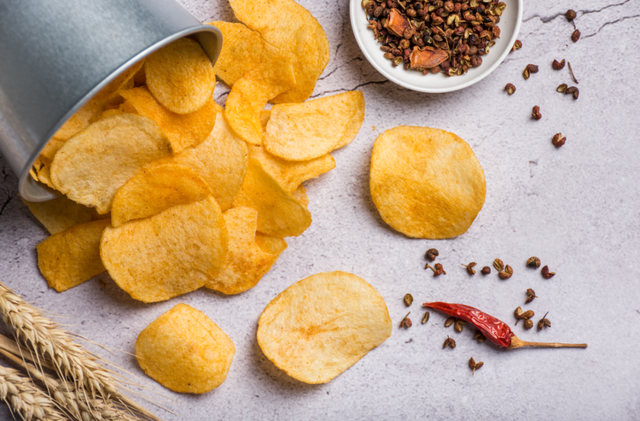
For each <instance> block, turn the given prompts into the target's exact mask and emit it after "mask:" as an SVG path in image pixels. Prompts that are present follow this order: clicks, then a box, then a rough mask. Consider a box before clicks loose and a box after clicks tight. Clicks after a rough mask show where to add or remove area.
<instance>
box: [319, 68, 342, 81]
mask: <svg viewBox="0 0 640 421" xmlns="http://www.w3.org/2000/svg"><path fill="white" fill-rule="evenodd" d="M339 68H340V66H337V67H336V68H335V69H333V70H332V71H330V72H329V73H327V74H326V75H324V76H322V77H321V78H320V79H318V80H325V79H326V78H328V77H329V76H331V75H332V74H334V73H335V72H336V71H337V70H338V69H339Z"/></svg>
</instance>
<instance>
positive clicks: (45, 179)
mask: <svg viewBox="0 0 640 421" xmlns="http://www.w3.org/2000/svg"><path fill="white" fill-rule="evenodd" d="M29 174H31V177H32V178H33V179H34V180H36V181H39V182H41V183H43V184H45V185H47V186H48V187H50V188H52V189H55V190H57V189H56V187H55V186H54V185H53V183H52V182H51V160H50V159H49V158H47V157H45V156H44V155H40V156H39V157H37V158H36V160H35V162H34V163H33V167H32V168H31V170H29Z"/></svg>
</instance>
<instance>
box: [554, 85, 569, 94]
mask: <svg viewBox="0 0 640 421" xmlns="http://www.w3.org/2000/svg"><path fill="white" fill-rule="evenodd" d="M566 90H567V84H566V83H563V84H562V85H559V86H558V87H557V88H556V91H558V92H560V93H561V94H563V93H565V92H566Z"/></svg>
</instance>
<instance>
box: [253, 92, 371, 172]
mask: <svg viewBox="0 0 640 421" xmlns="http://www.w3.org/2000/svg"><path fill="white" fill-rule="evenodd" d="M363 119H364V96H363V95H362V92H359V91H350V92H344V93H341V94H337V95H332V96H328V97H324V98H318V99H314V100H311V101H307V102H305V103H302V104H278V105H274V106H273V108H272V109H271V118H270V119H269V122H268V123H267V130H266V132H265V136H264V139H263V143H264V147H265V149H266V150H267V152H269V153H271V154H273V155H275V156H278V157H280V158H283V159H286V160H289V161H308V160H311V159H315V158H318V157H321V156H323V155H326V154H328V153H329V152H331V151H332V150H334V149H336V148H337V147H338V146H339V145H342V146H344V145H345V144H348V143H349V142H351V140H353V138H354V137H355V135H356V134H357V133H358V130H360V126H361V125H362V121H363Z"/></svg>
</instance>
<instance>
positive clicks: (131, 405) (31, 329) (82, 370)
mask: <svg viewBox="0 0 640 421" xmlns="http://www.w3.org/2000/svg"><path fill="white" fill-rule="evenodd" d="M0 315H1V316H2V319H3V320H4V322H5V323H6V324H7V325H8V326H11V327H13V329H14V330H15V334H16V336H17V338H18V339H19V340H21V341H22V342H24V343H25V344H27V345H29V346H30V347H31V348H33V350H34V351H36V352H37V353H38V354H39V355H40V356H41V357H42V358H44V359H50V360H51V362H52V363H53V366H54V367H55V371H56V372H57V373H58V376H59V377H60V378H61V379H71V380H72V384H73V385H74V391H75V393H76V394H77V395H78V396H86V395H88V396H89V397H91V398H92V399H91V400H92V401H97V397H98V396H99V397H101V398H102V399H103V401H104V403H105V404H107V403H109V402H110V400H111V398H113V399H114V400H115V401H117V402H119V403H121V404H122V405H123V406H124V407H125V408H127V409H134V410H135V411H137V412H139V413H140V414H142V415H144V416H146V417H147V418H150V419H153V420H158V421H159V419H158V418H157V417H156V416H154V415H153V414H151V413H150V412H149V411H147V410H146V409H145V408H144V407H142V406H140V405H139V404H137V403H136V402H134V401H132V400H131V399H129V398H127V397H126V396H124V395H122V394H121V393H120V392H119V390H118V387H119V386H120V387H122V384H121V382H120V381H119V380H117V379H116V378H114V376H113V375H112V374H111V372H110V371H109V370H107V369H105V368H104V367H102V366H101V365H100V362H101V359H100V357H98V356H96V355H94V354H92V353H90V352H89V351H87V350H85V349H84V348H82V347H81V346H80V345H79V344H77V343H76V342H75V341H74V340H73V335H72V334H71V333H69V332H67V331H66V330H64V329H62V328H60V327H59V326H58V325H57V324H56V323H55V322H53V321H51V320H50V319H48V318H46V317H44V316H43V315H42V313H41V312H40V310H38V309H37V308H35V307H34V306H32V305H31V304H29V303H27V302H26V301H24V300H23V299H22V298H21V297H20V296H18V295H17V294H16V293H14V292H13V291H12V290H11V289H9V288H8V287H7V286H6V285H4V284H3V283H2V282H0ZM87 390H88V391H87Z"/></svg>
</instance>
